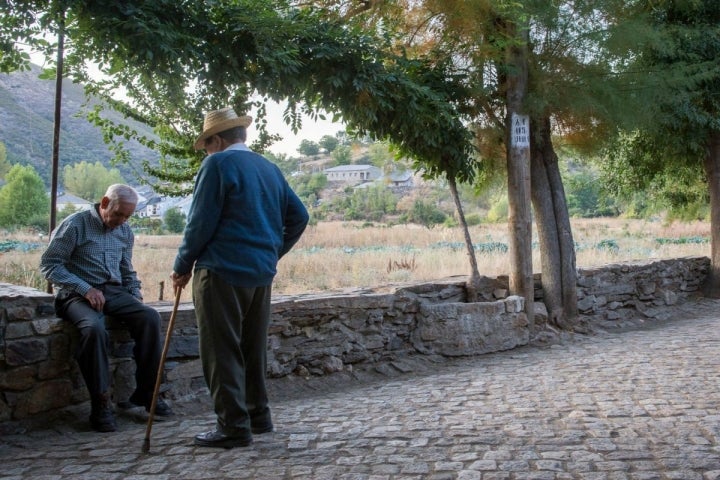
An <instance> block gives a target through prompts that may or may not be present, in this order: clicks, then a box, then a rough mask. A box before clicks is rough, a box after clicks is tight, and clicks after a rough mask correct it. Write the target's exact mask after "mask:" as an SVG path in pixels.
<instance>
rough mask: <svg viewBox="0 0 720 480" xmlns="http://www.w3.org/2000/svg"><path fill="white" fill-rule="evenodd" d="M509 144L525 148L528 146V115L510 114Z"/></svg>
mask: <svg viewBox="0 0 720 480" xmlns="http://www.w3.org/2000/svg"><path fill="white" fill-rule="evenodd" d="M510 146H511V147H515V148H526V147H529V146H530V117H529V116H528V115H518V114H515V113H513V115H512V134H511V135H510Z"/></svg>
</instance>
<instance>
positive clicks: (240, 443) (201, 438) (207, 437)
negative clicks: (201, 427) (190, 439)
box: [195, 430, 252, 448]
mask: <svg viewBox="0 0 720 480" xmlns="http://www.w3.org/2000/svg"><path fill="white" fill-rule="evenodd" d="M251 443H252V437H249V436H240V437H231V436H229V435H225V434H224V433H222V432H219V431H217V430H213V431H210V432H205V433H200V434H198V435H195V445H198V446H201V447H214V448H234V447H247V446H248V445H250V444H251Z"/></svg>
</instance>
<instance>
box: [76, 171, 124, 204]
mask: <svg viewBox="0 0 720 480" xmlns="http://www.w3.org/2000/svg"><path fill="white" fill-rule="evenodd" d="M114 183H125V180H124V179H123V177H122V175H120V171H119V170H117V169H116V168H113V169H110V170H108V169H107V168H105V166H104V165H103V164H102V163H100V162H95V163H87V162H80V163H76V164H74V165H66V166H65V168H63V184H64V185H65V189H66V190H67V191H68V192H70V193H73V194H74V195H77V196H78V197H80V198H83V199H85V200H89V201H91V202H97V201H99V200H100V199H101V198H102V196H103V195H104V194H105V192H106V191H107V188H108V187H109V186H110V185H112V184H114Z"/></svg>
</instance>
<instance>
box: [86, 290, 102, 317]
mask: <svg viewBox="0 0 720 480" xmlns="http://www.w3.org/2000/svg"><path fill="white" fill-rule="evenodd" d="M85 299H86V300H87V301H88V302H90V306H91V307H92V308H94V309H95V310H97V311H98V312H102V309H103V307H104V306H105V295H103V293H102V292H101V291H100V290H98V289H97V288H91V289H90V290H88V292H87V293H86V294H85Z"/></svg>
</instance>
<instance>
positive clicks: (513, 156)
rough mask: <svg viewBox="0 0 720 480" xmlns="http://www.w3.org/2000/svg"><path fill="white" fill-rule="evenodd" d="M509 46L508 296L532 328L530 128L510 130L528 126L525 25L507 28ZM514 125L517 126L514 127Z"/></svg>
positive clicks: (533, 309)
mask: <svg viewBox="0 0 720 480" xmlns="http://www.w3.org/2000/svg"><path fill="white" fill-rule="evenodd" d="M506 28H507V32H508V38H511V39H513V40H514V41H510V42H508V47H507V51H506V58H505V62H506V65H507V71H508V74H507V77H506V87H507V90H506V103H507V118H506V119H505V121H506V132H507V137H506V145H507V146H508V153H507V171H508V223H509V239H510V241H509V243H510V245H509V247H510V248H509V250H510V280H509V287H510V292H511V293H513V294H515V295H520V296H521V297H523V298H524V299H525V313H526V314H527V317H528V322H529V323H530V326H531V327H532V326H533V324H534V321H535V305H534V302H535V288H534V283H533V271H532V215H531V208H530V202H531V200H530V145H529V141H530V139H529V137H530V131H529V125H526V126H525V127H526V128H527V133H526V134H525V135H524V137H523V138H522V139H519V138H518V136H516V135H514V133H517V132H514V131H513V127H518V126H519V125H520V124H522V123H523V121H524V123H529V121H527V117H526V116H523V115H521V113H522V111H523V103H524V101H525V97H526V96H527V90H528V59H527V39H528V30H527V26H526V25H521V26H517V25H514V24H512V23H509V24H507V25H506ZM514 122H518V124H515V125H514Z"/></svg>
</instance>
